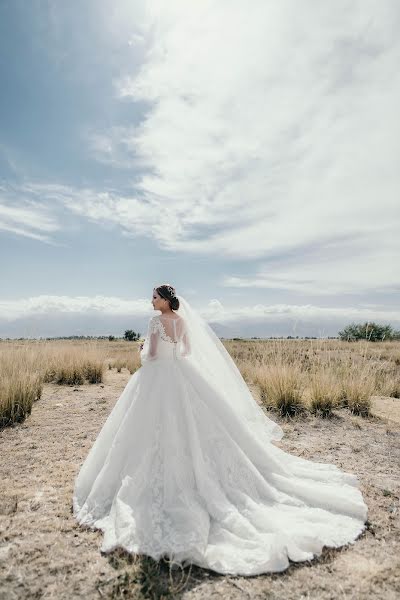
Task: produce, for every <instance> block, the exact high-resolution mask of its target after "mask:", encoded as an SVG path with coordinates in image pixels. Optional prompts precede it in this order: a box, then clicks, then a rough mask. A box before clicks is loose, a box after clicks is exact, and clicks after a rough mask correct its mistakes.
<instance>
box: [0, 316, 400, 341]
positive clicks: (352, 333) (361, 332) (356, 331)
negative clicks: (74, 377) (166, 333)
mask: <svg viewBox="0 0 400 600" xmlns="http://www.w3.org/2000/svg"><path fill="white" fill-rule="evenodd" d="M140 337H141V333H138V332H136V331H134V330H133V329H127V330H126V331H125V333H124V335H123V336H121V337H118V336H115V335H64V336H56V337H38V338H24V337H20V338H0V340H6V341H11V340H12V339H13V340H19V341H22V340H27V339H39V340H48V341H50V340H108V341H109V342H113V341H117V340H125V341H128V342H137V341H138V340H139V339H140ZM220 339H221V340H233V341H238V342H239V341H240V342H243V341H250V340H318V339H324V340H338V339H339V340H342V341H346V342H354V341H357V340H367V341H369V342H383V341H392V340H400V331H399V330H394V329H393V327H392V326H391V325H379V324H378V323H373V322H368V321H367V322H365V323H358V324H357V323H351V324H350V325H347V326H346V327H345V328H344V329H343V330H342V331H339V333H338V335H328V336H325V337H318V336H315V335H305V336H301V335H296V336H294V335H286V336H284V335H272V336H264V337H259V336H253V337H250V338H247V337H233V338H226V337H221V338H220Z"/></svg>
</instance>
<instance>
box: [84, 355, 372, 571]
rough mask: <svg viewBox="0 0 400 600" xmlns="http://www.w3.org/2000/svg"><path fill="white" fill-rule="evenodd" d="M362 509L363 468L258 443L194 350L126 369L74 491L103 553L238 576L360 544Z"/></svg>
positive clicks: (278, 568) (364, 514)
mask: <svg viewBox="0 0 400 600" xmlns="http://www.w3.org/2000/svg"><path fill="white" fill-rule="evenodd" d="M278 437H279V435H277V436H276V439H277V438H278ZM280 437H281V436H280ZM367 510H368V509H367V506H366V504H365V503H364V500H363V497H362V494H361V491H360V490H359V489H358V479H357V477H356V475H354V474H352V473H346V472H344V471H341V470H340V469H339V468H338V467H336V466H335V465H333V464H325V463H319V462H313V461H310V460H305V459H302V458H300V457H296V456H293V455H291V454H289V453H286V452H284V451H283V450H281V449H280V448H278V447H277V446H275V445H274V444H273V442H272V441H265V442H264V443H263V442H261V441H260V438H259V437H258V436H256V435H254V432H253V431H252V430H251V427H250V426H248V425H247V424H245V423H243V422H242V421H241V420H240V419H239V418H238V416H237V415H236V414H235V412H234V411H233V410H232V408H231V407H230V406H229V404H228V403H227V401H226V400H225V399H224V398H223V397H222V396H221V395H220V394H218V392H217V390H216V389H214V388H213V386H212V385H211V384H210V383H209V382H208V381H207V380H206V378H205V377H203V375H202V373H201V372H200V371H199V370H198V369H197V368H196V366H195V365H194V364H193V363H192V362H191V361H190V360H162V359H161V360H156V361H149V362H147V363H145V364H144V365H143V366H142V367H141V368H140V369H139V370H138V371H136V372H135V373H134V374H133V375H132V376H131V378H130V380H129V382H128V384H127V386H126V387H125V389H124V391H123V392H122V394H121V396H120V397H119V399H118V401H117V403H116V404H115V406H114V408H113V410H112V411H111V413H110V414H109V416H108V418H107V420H106V422H105V424H104V425H103V427H102V429H101V431H100V433H99V434H98V436H97V438H96V440H95V442H94V444H93V446H92V447H91V449H90V451H89V454H88V455H87V457H86V460H85V461H84V463H83V465H82V466H81V468H80V470H79V473H78V475H77V477H76V479H75V484H74V493H73V512H74V516H75V518H76V519H77V520H78V522H79V523H81V524H82V525H87V526H89V527H91V528H94V529H100V530H102V531H103V533H104V536H103V541H102V546H101V550H102V551H103V552H108V551H111V550H113V549H114V548H117V547H122V548H124V549H125V550H127V551H128V552H130V553H133V554H146V555H148V556H151V557H153V558H154V559H156V560H158V559H160V558H161V557H168V558H170V559H172V560H173V561H175V562H178V563H180V564H182V566H187V565H189V564H191V563H193V564H196V565H198V566H200V567H204V568H208V569H211V570H213V571H216V572H218V573H223V574H233V575H257V574H260V573H267V572H277V571H283V570H285V569H286V568H287V567H288V566H289V564H290V563H289V561H290V560H292V561H296V562H298V561H304V560H310V559H312V558H314V556H319V555H320V554H321V551H322V549H323V547H324V546H329V547H339V546H342V545H345V544H347V543H353V542H354V541H355V540H356V538H357V537H358V536H359V535H360V533H361V532H362V531H363V530H364V528H365V521H366V519H367Z"/></svg>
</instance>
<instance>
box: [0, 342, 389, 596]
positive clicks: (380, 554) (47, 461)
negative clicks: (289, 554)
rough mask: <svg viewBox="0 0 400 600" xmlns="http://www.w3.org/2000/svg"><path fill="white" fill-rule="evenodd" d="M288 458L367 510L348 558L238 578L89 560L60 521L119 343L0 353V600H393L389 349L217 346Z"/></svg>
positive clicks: (123, 374)
mask: <svg viewBox="0 0 400 600" xmlns="http://www.w3.org/2000/svg"><path fill="white" fill-rule="evenodd" d="M225 345H226V347H227V349H228V350H229V352H230V354H231V355H232V357H233V358H234V360H235V362H236V363H237V365H238V366H239V368H240V370H241V372H242V375H243V377H244V378H245V380H246V381H247V383H248V385H249V387H250V389H251V390H252V392H253V394H254V397H255V398H256V400H257V401H258V402H259V403H260V404H261V405H262V406H263V407H264V410H265V411H268V414H269V415H270V416H271V417H272V418H273V419H274V420H276V421H277V422H279V423H280V425H281V426H282V427H283V429H284V431H285V436H284V438H283V439H282V440H281V441H279V442H274V443H275V444H277V445H279V447H281V448H282V449H284V450H285V451H287V452H290V453H292V454H296V455H299V456H302V457H305V458H307V459H310V460H316V461H319V462H329V463H334V464H336V465H338V466H339V467H341V468H343V469H344V470H346V471H349V472H354V473H356V474H357V475H358V477H359V479H360V485H361V490H362V492H363V494H364V497H365V500H366V502H367V504H368V507H369V521H368V527H367V529H366V531H365V532H363V534H362V535H361V537H360V538H359V539H358V540H356V542H355V543H354V544H351V545H348V546H346V547H344V548H340V549H336V550H335V549H327V548H326V549H325V551H324V552H323V554H322V556H321V557H320V558H318V559H315V560H314V561H310V562H304V563H297V564H292V565H291V566H290V568H289V569H288V570H287V571H285V572H284V573H281V574H271V575H259V576H257V577H251V578H244V577H232V576H222V575H218V574H216V573H213V572H211V571H206V570H202V569H199V568H197V567H192V568H191V569H189V568H187V569H185V570H184V571H181V570H180V569H177V570H171V568H170V565H168V564H167V563H166V562H163V561H161V562H158V563H156V562H155V561H153V560H152V559H150V558H148V557H131V556H129V555H127V554H126V553H125V552H123V551H114V552H113V553H111V554H109V555H102V554H101V553H100V551H99V547H100V545H101V535H102V534H101V532H99V531H90V530H88V529H83V528H81V527H80V526H79V525H78V524H77V523H76V522H75V520H74V518H73V515H72V513H71V502H72V490H73V482H74V478H75V476H76V474H77V472H78V470H79V468H80V465H81V464H82V462H83V460H84V459H85V457H86V455H87V453H88V451H89V449H90V447H91V445H92V444H93V442H94V440H95V438H96V436H97V434H98V432H99V430H100V428H101V426H102V424H103V423H104V421H105V420H106V418H107V416H108V414H109V412H110V411H111V409H112V407H113V405H114V404H115V402H116V401H117V400H118V397H119V395H120V393H121V392H122V390H123V388H124V386H125V385H126V383H127V381H128V379H129V377H130V375H131V373H133V372H134V371H135V370H136V369H137V368H139V367H140V362H139V356H138V353H137V344H136V343H129V342H125V341H113V342H108V341H104V340H101V341H100V340H99V341H89V342H86V341H47V342H46V341H18V342H17V341H12V342H6V341H3V342H0V425H1V429H0V473H1V488H0V599H1V600H3V599H4V600H13V599H20V598H21V599H32V598H34V599H42V598H43V599H44V598H46V599H50V598H54V599H68V600H69V599H73V598H85V599H92V598H93V599H95V598H110V599H111V598H115V599H116V598H132V599H137V600H144V599H145V598H154V599H158V600H161V599H163V598H183V599H185V600H189V599H207V600H208V599H211V598H229V599H231V598H232V599H241V598H250V599H253V598H254V599H256V598H257V599H258V598H259V599H263V600H275V599H276V600H278V599H279V600H281V599H284V600H292V599H293V600H294V599H296V600H297V599H300V598H304V599H312V600H328V599H335V600H336V599H337V598H340V599H357V600H359V599H364V598H365V599H367V598H368V599H369V598H373V599H381V598H382V599H385V600H392V599H393V600H394V599H395V598H399V597H400V522H399V521H400V517H399V514H400V508H399V502H400V399H399V396H400V344H399V343H398V342H387V343H368V342H360V343H358V342H357V343H350V344H349V343H345V342H339V341H337V340H265V341H262V340H249V341H225Z"/></svg>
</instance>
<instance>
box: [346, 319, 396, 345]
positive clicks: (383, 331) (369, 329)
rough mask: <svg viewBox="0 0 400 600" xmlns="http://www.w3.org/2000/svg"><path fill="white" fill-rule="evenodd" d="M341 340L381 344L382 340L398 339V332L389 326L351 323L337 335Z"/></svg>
mask: <svg viewBox="0 0 400 600" xmlns="http://www.w3.org/2000/svg"><path fill="white" fill-rule="evenodd" d="M338 335H339V337H340V339H341V340H344V341H347V342H353V341H356V340H368V341H370V342H382V341H383V340H396V339H400V331H395V330H394V329H393V328H392V327H391V325H379V324H378V323H373V322H372V323H369V322H368V321H366V322H365V323H351V324H350V325H347V327H345V328H344V329H343V330H342V331H339V333H338Z"/></svg>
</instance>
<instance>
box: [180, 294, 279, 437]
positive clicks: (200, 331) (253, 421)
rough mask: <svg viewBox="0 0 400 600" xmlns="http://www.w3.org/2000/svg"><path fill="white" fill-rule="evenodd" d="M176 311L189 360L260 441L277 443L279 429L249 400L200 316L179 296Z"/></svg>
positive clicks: (236, 371) (235, 370)
mask: <svg viewBox="0 0 400 600" xmlns="http://www.w3.org/2000/svg"><path fill="white" fill-rule="evenodd" d="M176 297H177V298H178V300H179V309H178V310H177V311H176V312H177V314H179V316H181V317H182V318H183V319H184V320H185V322H186V327H187V330H188V333H189V339H190V344H191V354H190V360H192V361H194V362H195V364H196V366H197V367H198V368H199V369H200V370H201V371H202V373H203V375H205V376H206V377H207V379H208V382H209V383H210V384H212V385H213V386H214V387H215V388H216V389H217V390H218V392H219V393H220V394H222V395H224V396H225V398H226V400H227V402H229V404H230V406H231V407H232V408H233V409H234V410H235V411H236V412H237V413H238V414H239V415H240V416H241V418H242V419H243V420H244V421H247V422H248V425H249V426H250V427H251V429H252V430H253V432H254V434H255V435H256V436H257V437H259V438H260V439H261V440H262V441H265V440H268V441H271V440H280V439H281V438H282V437H283V435H284V432H283V429H282V428H281V427H280V426H279V425H278V424H277V423H275V422H274V421H273V420H272V419H270V418H269V417H267V415H266V414H265V413H264V411H263V410H262V408H261V407H260V406H259V405H258V404H257V402H256V400H255V399H254V398H253V396H252V394H251V392H250V390H249V388H248V387H247V384H246V382H245V381H244V379H243V377H242V375H241V373H240V371H239V369H238V368H237V366H236V364H235V362H234V361H233V359H232V357H231V356H230V354H229V352H228V351H227V350H226V348H225V346H224V345H223V343H222V342H221V340H220V339H219V337H218V336H217V335H216V333H215V332H214V331H213V330H212V329H211V327H210V326H209V325H208V323H207V322H206V321H205V319H203V318H202V317H201V315H200V314H199V313H198V312H197V311H196V310H195V309H194V308H193V307H192V306H190V304H189V302H188V301H187V300H186V299H185V298H183V297H182V296H180V295H177V296H176Z"/></svg>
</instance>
